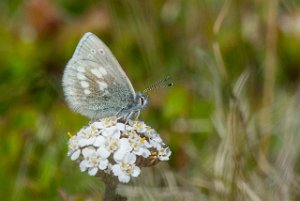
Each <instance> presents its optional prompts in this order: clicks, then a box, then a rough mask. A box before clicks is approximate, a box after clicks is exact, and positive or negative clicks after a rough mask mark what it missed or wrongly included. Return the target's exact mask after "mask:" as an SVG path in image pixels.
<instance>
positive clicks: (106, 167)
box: [68, 117, 171, 183]
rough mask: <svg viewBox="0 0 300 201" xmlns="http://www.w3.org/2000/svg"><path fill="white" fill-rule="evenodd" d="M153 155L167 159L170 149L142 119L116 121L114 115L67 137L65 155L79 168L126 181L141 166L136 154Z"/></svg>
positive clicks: (136, 172)
mask: <svg viewBox="0 0 300 201" xmlns="http://www.w3.org/2000/svg"><path fill="white" fill-rule="evenodd" d="M153 153H154V155H155V159H157V160H159V161H166V160H169V156H170V155H171V151H170V149H169V147H167V146H166V145H165V144H164V142H163V141H162V139H161V138H160V136H159V135H158V134H157V133H156V131H155V130H154V129H152V128H150V127H149V126H147V125H146V124H145V123H144V122H142V121H129V122H128V123H127V124H124V123H120V122H118V121H117V118H116V117H110V118H105V119H102V120H100V121H97V122H94V123H92V124H90V125H89V126H88V127H84V128H82V129H81V130H80V131H79V132H78V133H77V134H76V135H73V136H71V138H70V139H69V146H68V156H69V157H70V158H71V160H77V161H79V166H80V170H81V171H87V172H88V174H89V175H91V176H94V175H96V174H97V172H98V171H101V170H102V171H105V172H106V173H109V174H113V175H115V176H117V177H118V179H119V181H120V182H123V183H127V182H129V181H130V178H131V176H132V177H137V176H138V175H139V174H140V172H141V169H140V167H138V165H137V164H136V162H137V157H143V158H145V159H147V158H149V157H151V156H153Z"/></svg>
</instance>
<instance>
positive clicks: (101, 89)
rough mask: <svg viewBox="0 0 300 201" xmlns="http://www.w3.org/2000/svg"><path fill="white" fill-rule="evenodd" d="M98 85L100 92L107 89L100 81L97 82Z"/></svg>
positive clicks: (104, 83)
mask: <svg viewBox="0 0 300 201" xmlns="http://www.w3.org/2000/svg"><path fill="white" fill-rule="evenodd" d="M97 82H98V84H99V89H100V91H105V90H106V89H107V84H106V82H101V81H97Z"/></svg>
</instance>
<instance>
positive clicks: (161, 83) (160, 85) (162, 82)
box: [143, 76, 173, 94]
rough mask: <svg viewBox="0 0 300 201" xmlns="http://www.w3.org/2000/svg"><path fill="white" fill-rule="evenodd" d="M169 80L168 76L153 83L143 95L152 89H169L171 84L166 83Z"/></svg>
mask: <svg viewBox="0 0 300 201" xmlns="http://www.w3.org/2000/svg"><path fill="white" fill-rule="evenodd" d="M170 79H171V77H170V76H166V77H164V78H163V79H161V80H158V81H157V82H154V83H153V84H151V85H150V86H149V87H147V88H146V89H145V90H144V91H143V93H144V94H145V93H148V92H150V91H152V90H154V89H161V88H166V87H171V86H173V83H172V82H168V81H169V80H170Z"/></svg>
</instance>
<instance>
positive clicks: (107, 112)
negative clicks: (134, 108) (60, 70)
mask: <svg viewBox="0 0 300 201" xmlns="http://www.w3.org/2000/svg"><path fill="white" fill-rule="evenodd" d="M63 90H64V94H65V97H66V100H67V103H68V104H69V106H70V107H71V108H72V109H73V110H74V111H77V112H79V113H81V114H83V115H85V116H87V117H89V118H91V119H93V118H103V117H107V116H112V115H115V114H116V113H117V112H118V111H120V110H121V109H122V108H124V107H126V106H128V105H130V104H132V103H133V102H134V98H135V91H134V89H133V87H132V84H131V83H130V81H129V79H128V77H127V76H126V74H125V72H124V71H123V69H122V68H121V66H120V64H119V63H118V61H117V60H116V58H115V57H114V56H113V54H112V53H111V51H110V50H109V48H108V47H107V46H106V45H105V44H104V43H103V42H102V41H101V40H100V39H99V38H98V37H97V36H96V35H94V34H92V33H86V34H85V35H84V36H83V37H82V38H81V40H80V42H79V43H78V45H77V48H76V50H75V52H74V55H73V56H72V58H71V59H70V61H69V62H68V64H67V66H66V68H65V71H64V75H63Z"/></svg>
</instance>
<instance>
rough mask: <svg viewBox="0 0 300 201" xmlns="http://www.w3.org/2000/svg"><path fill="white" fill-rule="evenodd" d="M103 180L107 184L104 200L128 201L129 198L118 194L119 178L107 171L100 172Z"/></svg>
mask: <svg viewBox="0 0 300 201" xmlns="http://www.w3.org/2000/svg"><path fill="white" fill-rule="evenodd" d="M99 176H100V177H101V179H102V181H103V182H104V184H105V188H104V193H103V201H126V200H127V198H126V197H124V196H121V195H119V194H117V187H118V183H119V182H118V179H117V178H116V177H114V176H113V175H110V174H107V173H100V174H99Z"/></svg>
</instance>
